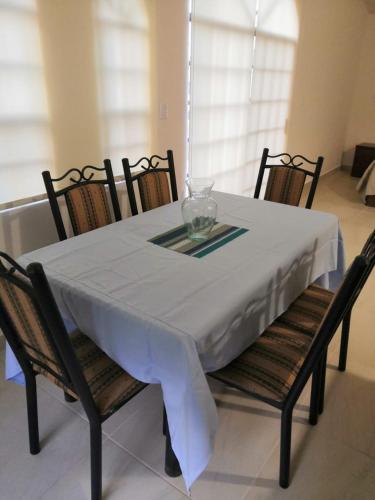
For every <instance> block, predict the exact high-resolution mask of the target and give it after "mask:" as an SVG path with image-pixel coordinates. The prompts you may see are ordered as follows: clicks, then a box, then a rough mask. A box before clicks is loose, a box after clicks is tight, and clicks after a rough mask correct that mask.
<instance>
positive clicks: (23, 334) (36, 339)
mask: <svg viewBox="0 0 375 500" xmlns="http://www.w3.org/2000/svg"><path fill="white" fill-rule="evenodd" d="M45 311H47V312H48V315H49V317H48V318H47V317H46V314H45ZM51 325H53V330H52V329H51V327H50V326H51ZM0 327H1V329H2V331H3V333H4V335H5V338H6V340H7V342H8V343H9V345H10V347H11V349H12V350H13V352H14V355H15V356H16V358H17V361H18V362H19V364H20V366H21V368H22V370H23V372H24V374H25V376H26V378H27V377H28V376H30V375H32V374H35V373H41V374H43V375H44V376H46V377H47V378H48V379H50V380H51V381H52V382H53V383H55V384H56V385H58V386H59V387H61V388H62V389H64V391H65V392H67V393H69V394H71V395H72V396H75V397H79V398H80V399H82V400H83V401H82V402H83V403H84V405H86V407H89V408H92V409H95V403H94V402H93V399H92V396H91V393H90V390H89V387H88V385H87V382H86V380H85V378H84V376H83V373H82V370H81V368H80V365H79V363H78V361H77V359H76V356H75V354H74V350H73V348H72V346H71V344H70V341H69V336H68V333H67V331H66V328H65V325H64V322H63V320H62V318H61V315H60V312H59V310H58V308H57V305H56V302H55V300H54V297H53V295H52V292H51V289H50V287H49V285H48V281H47V278H46V276H45V274H44V271H43V268H42V266H41V264H37V263H35V264H30V265H29V266H28V267H27V271H26V270H25V269H23V268H22V267H21V266H20V265H19V264H17V263H16V262H15V261H14V260H13V259H12V258H11V257H9V255H7V254H5V253H3V252H0ZM94 411H95V410H94Z"/></svg>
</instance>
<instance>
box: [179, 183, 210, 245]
mask: <svg viewBox="0 0 375 500" xmlns="http://www.w3.org/2000/svg"><path fill="white" fill-rule="evenodd" d="M186 185H187V187H188V189H189V196H188V197H187V198H185V199H184V201H183V202H182V206H181V210H182V217H183V220H184V222H185V224H186V228H187V232H188V238H189V239H191V240H194V241H204V240H206V239H207V238H208V235H209V233H210V231H211V229H212V228H213V226H214V224H215V222H216V215H217V203H216V201H215V200H214V199H213V198H211V196H210V194H211V190H212V187H213V185H214V181H213V180H212V179H203V178H202V179H199V178H193V177H191V178H189V179H187V180H186Z"/></svg>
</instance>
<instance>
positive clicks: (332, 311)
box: [210, 252, 375, 488]
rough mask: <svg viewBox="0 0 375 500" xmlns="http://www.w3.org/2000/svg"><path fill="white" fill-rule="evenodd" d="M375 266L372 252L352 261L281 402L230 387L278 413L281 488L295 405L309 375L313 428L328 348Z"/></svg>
mask: <svg viewBox="0 0 375 500" xmlns="http://www.w3.org/2000/svg"><path fill="white" fill-rule="evenodd" d="M374 264H375V254H374V252H372V254H371V256H370V257H369V256H364V255H359V256H358V257H356V258H355V259H354V261H353V263H352V265H351V267H350V269H349V270H348V272H347V274H346V277H345V280H344V282H343V284H342V286H341V287H340V289H339V290H338V292H337V294H336V295H335V298H334V299H333V301H332V303H331V305H330V308H329V311H328V312H327V314H326V316H325V317H324V319H323V321H322V323H321V325H320V328H319V331H318V332H317V334H316V337H315V339H314V341H313V343H312V346H311V349H310V351H309V352H308V354H307V356H306V358H305V360H304V362H303V364H302V367H301V369H300V371H299V373H298V375H297V377H296V379H295V381H294V383H293V385H292V387H291V388H290V390H289V393H288V395H287V397H286V399H285V400H284V401H283V402H281V403H280V402H277V401H273V400H270V399H266V398H262V397H260V396H259V395H257V394H256V393H252V392H249V391H246V390H245V389H244V388H242V387H240V386H236V385H235V384H231V385H233V387H235V388H237V389H239V390H240V391H242V392H245V393H247V394H249V395H251V396H253V397H255V398H256V399H260V400H262V401H264V402H265V403H268V404H269V405H271V406H273V407H275V408H278V409H279V410H281V441H280V475H279V483H280V486H281V487H282V488H287V487H288V486H289V472H290V454H291V431H292V415H293V409H294V406H295V404H296V402H297V400H298V398H299V396H300V394H301V392H302V390H303V389H304V387H305V385H306V383H307V382H308V380H309V378H310V376H311V375H312V385H311V400H310V415H309V421H310V424H311V425H315V424H316V423H317V421H318V415H319V414H320V413H321V411H322V398H324V376H323V374H324V373H325V367H326V356H327V348H328V345H329V343H330V341H331V340H332V337H333V336H334V334H335V332H336V330H337V328H338V326H339V325H340V323H341V321H342V320H343V318H344V317H345V316H346V315H347V314H348V311H350V310H351V308H352V307H353V305H354V303H355V301H356V299H357V297H358V295H359V293H360V291H361V289H362V288H363V286H364V284H365V282H366V280H367V278H368V276H369V275H370V273H371V271H372V269H373V267H374ZM210 376H212V377H214V378H217V379H218V380H220V377H219V376H216V377H215V373H213V374H212V373H210Z"/></svg>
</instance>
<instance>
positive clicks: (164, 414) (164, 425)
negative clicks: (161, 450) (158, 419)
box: [163, 404, 168, 436]
mask: <svg viewBox="0 0 375 500" xmlns="http://www.w3.org/2000/svg"><path fill="white" fill-rule="evenodd" d="M167 425H168V422H167V412H166V411H165V406H164V404H163V436H166V435H167Z"/></svg>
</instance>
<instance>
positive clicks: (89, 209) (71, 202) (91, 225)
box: [42, 160, 121, 240]
mask: <svg viewBox="0 0 375 500" xmlns="http://www.w3.org/2000/svg"><path fill="white" fill-rule="evenodd" d="M95 172H105V174H106V175H105V177H104V178H100V179H94V174H95ZM42 175H43V180H44V184H45V186H46V190H47V195H48V199H49V202H50V206H51V210H52V215H53V218H54V220H55V224H56V229H57V232H58V235H59V238H60V240H66V238H67V235H66V230H65V227H64V223H63V219H62V216H61V211H60V207H59V204H58V201H57V200H58V197H60V196H64V197H65V201H66V205H67V209H68V214H69V218H70V222H71V224H72V228H73V234H74V236H77V235H78V234H82V233H86V232H88V231H91V230H93V229H97V228H99V227H102V226H105V225H107V224H111V223H112V222H114V220H115V221H119V220H121V211H120V205H119V202H118V198H117V193H116V186H115V181H114V177H113V172H112V167H111V162H110V160H104V167H103V168H98V167H93V166H91V165H87V166H86V167H84V168H83V169H81V170H79V169H78V168H72V169H70V170H68V171H67V172H66V173H65V174H64V175H62V176H61V177H58V178H56V179H52V177H51V174H50V172H49V171H44V172H43V173H42ZM65 179H67V180H69V181H70V183H71V184H70V185H69V186H67V187H64V188H62V189H59V190H55V188H54V183H56V182H62V181H64V180H65ZM106 185H108V190H109V194H110V198H111V201H112V208H113V216H114V220H113V216H112V213H111V210H110V206H109V203H108V199H107V193H106V188H105V186H106Z"/></svg>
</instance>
